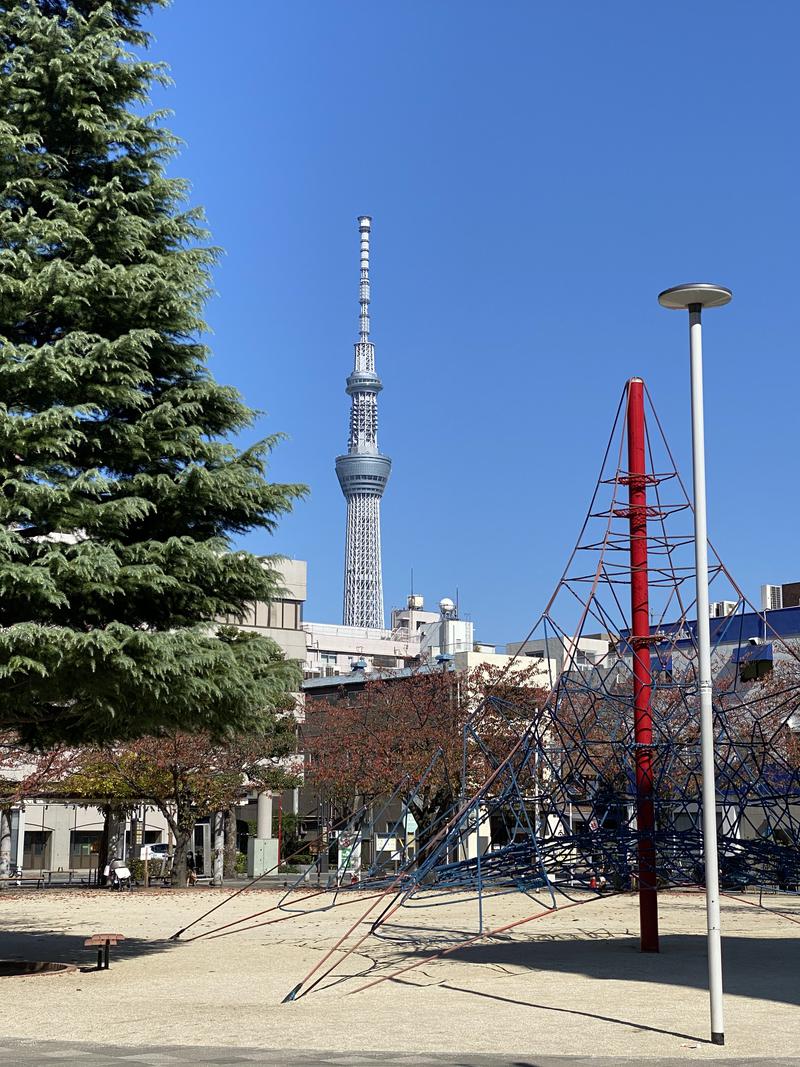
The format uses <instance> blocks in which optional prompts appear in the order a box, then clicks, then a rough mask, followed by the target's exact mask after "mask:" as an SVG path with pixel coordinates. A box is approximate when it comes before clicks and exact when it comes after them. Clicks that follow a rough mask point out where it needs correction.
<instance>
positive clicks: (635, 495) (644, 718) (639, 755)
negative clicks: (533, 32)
mask: <svg viewBox="0 0 800 1067" xmlns="http://www.w3.org/2000/svg"><path fill="white" fill-rule="evenodd" d="M628 511H629V522H630V539H631V647H632V650H633V713H634V738H635V741H636V827H637V853H638V867H639V932H640V944H641V950H642V952H658V896H657V892H656V846H655V836H654V831H655V816H654V809H653V748H652V746H653V718H652V712H651V707H650V640H649V638H650V602H649V589H648V586H649V581H648V573H647V460H646V444H645V428H644V383H643V382H642V379H641V378H631V380H630V381H629V382H628Z"/></svg>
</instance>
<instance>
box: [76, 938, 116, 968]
mask: <svg viewBox="0 0 800 1067" xmlns="http://www.w3.org/2000/svg"><path fill="white" fill-rule="evenodd" d="M124 940H125V938H124V936H123V935H122V934H92V936H91V937H87V938H86V940H85V941H84V942H83V944H84V946H85V947H86V948H96V949H97V969H98V971H107V970H108V965H109V956H110V954H111V946H112V945H117V944H119V942H120V941H124Z"/></svg>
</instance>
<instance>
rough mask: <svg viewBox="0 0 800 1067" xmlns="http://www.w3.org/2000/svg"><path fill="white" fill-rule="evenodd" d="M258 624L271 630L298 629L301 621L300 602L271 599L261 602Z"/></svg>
mask: <svg viewBox="0 0 800 1067" xmlns="http://www.w3.org/2000/svg"><path fill="white" fill-rule="evenodd" d="M259 614H260V625H262V626H268V627H269V628H270V629H271V630H299V629H300V627H301V623H302V621H303V610H302V604H301V602H300V601H298V600H273V602H272V603H271V604H263V605H262V611H261V612H260V613H259Z"/></svg>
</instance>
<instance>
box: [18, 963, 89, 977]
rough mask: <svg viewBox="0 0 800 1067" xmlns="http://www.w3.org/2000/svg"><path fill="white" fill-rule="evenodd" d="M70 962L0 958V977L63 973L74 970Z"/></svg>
mask: <svg viewBox="0 0 800 1067" xmlns="http://www.w3.org/2000/svg"><path fill="white" fill-rule="evenodd" d="M76 970H77V967H75V965H74V964H72V963H45V962H44V961H43V960H0V978H12V977H14V976H19V975H27V974H63V973H64V972H65V971H76Z"/></svg>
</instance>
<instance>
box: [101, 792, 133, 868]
mask: <svg viewBox="0 0 800 1067" xmlns="http://www.w3.org/2000/svg"><path fill="white" fill-rule="evenodd" d="M126 821H127V812H126V810H125V808H124V807H119V806H118V805H116V804H106V805H105V806H104V807H103V836H102V838H101V841H100V855H99V857H98V865H97V866H98V871H99V883H100V885H105V884H106V882H107V881H108V879H107V878H106V876H105V875H104V874H103V871H104V870H105V869H106V866H107V865H108V864H109V863H110V862H111V861H112V860H113V859H122V858H123V853H124V851H125V823H126Z"/></svg>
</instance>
